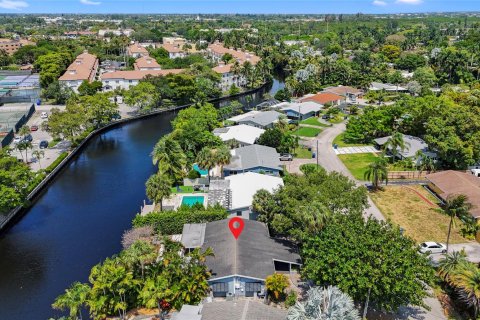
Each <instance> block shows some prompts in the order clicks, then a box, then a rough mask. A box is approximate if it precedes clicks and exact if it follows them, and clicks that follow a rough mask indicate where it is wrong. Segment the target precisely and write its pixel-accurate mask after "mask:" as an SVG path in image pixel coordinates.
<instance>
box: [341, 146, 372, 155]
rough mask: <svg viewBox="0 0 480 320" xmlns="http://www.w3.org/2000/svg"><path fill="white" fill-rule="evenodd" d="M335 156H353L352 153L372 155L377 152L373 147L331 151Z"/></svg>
mask: <svg viewBox="0 0 480 320" xmlns="http://www.w3.org/2000/svg"><path fill="white" fill-rule="evenodd" d="M333 151H334V152H335V154H354V153H372V152H374V153H375V152H378V150H377V149H375V147H374V146H359V147H345V148H338V149H333Z"/></svg>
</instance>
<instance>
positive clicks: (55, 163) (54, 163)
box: [45, 152, 68, 174]
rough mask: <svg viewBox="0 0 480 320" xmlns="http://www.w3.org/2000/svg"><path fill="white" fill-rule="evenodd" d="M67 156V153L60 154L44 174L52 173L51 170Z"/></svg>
mask: <svg viewBox="0 0 480 320" xmlns="http://www.w3.org/2000/svg"><path fill="white" fill-rule="evenodd" d="M67 156H68V152H62V153H61V154H60V155H59V156H58V158H57V159H55V161H53V162H52V163H51V164H50V165H49V166H48V167H47V168H46V169H45V172H46V173H47V174H48V173H50V172H52V171H53V169H55V168H56V167H57V166H58V165H59V164H60V162H62V161H63V159H65V158H66V157H67Z"/></svg>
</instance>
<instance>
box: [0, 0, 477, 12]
mask: <svg viewBox="0 0 480 320" xmlns="http://www.w3.org/2000/svg"><path fill="white" fill-rule="evenodd" d="M459 11H480V1H479V0H458V1H452V0H301V1H294V0H256V1H252V0H246V1H244V0H207V1H200V0H190V1H187V0H166V1H159V0H136V1H131V0H0V13H80V14H81V13H124V14H126V13H180V14H181V13H185V14H187V13H189V14H207V13H224V14H227V13H239V14H242V13H259V14H269V13H271V14H275V13H278V14H288V13H290V14H322V13H345V14H353V13H358V12H361V13H372V14H382V13H420V12H459Z"/></svg>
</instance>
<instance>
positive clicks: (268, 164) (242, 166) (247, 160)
mask: <svg viewBox="0 0 480 320" xmlns="http://www.w3.org/2000/svg"><path fill="white" fill-rule="evenodd" d="M231 154H232V159H231V161H230V164H228V165H225V166H224V169H228V170H248V169H251V168H255V167H265V168H272V169H276V170H282V165H281V163H280V160H279V157H280V155H279V154H278V152H277V150H275V148H271V147H267V146H262V145H257V144H253V145H250V146H245V147H241V148H237V149H233V150H232V151H231Z"/></svg>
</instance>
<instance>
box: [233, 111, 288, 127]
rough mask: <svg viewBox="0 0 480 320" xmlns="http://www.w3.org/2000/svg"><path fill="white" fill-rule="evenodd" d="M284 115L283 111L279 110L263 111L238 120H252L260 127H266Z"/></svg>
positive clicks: (240, 121) (244, 121)
mask: <svg viewBox="0 0 480 320" xmlns="http://www.w3.org/2000/svg"><path fill="white" fill-rule="evenodd" d="M281 116H282V114H281V113H279V112H277V111H263V112H258V113H255V114H250V115H249V116H247V117H245V118H243V119H241V120H239V121H237V122H239V123H247V122H251V123H253V124H255V125H258V126H260V127H265V126H268V125H271V124H272V123H275V122H278V119H279V118H280V117H281Z"/></svg>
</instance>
